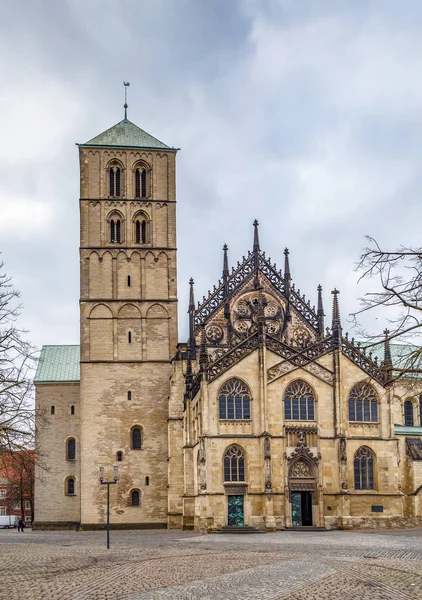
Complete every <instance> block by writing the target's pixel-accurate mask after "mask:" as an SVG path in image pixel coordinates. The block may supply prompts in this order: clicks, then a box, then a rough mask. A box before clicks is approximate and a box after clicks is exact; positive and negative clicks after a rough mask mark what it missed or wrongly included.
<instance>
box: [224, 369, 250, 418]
mask: <svg viewBox="0 0 422 600" xmlns="http://www.w3.org/2000/svg"><path fill="white" fill-rule="evenodd" d="M250 401H251V395H250V392H249V388H248V386H247V385H246V383H243V381H240V379H229V381H226V383H225V384H224V385H223V386H222V387H221V389H220V393H219V396H218V402H219V407H220V419H250V418H251V406H250Z"/></svg>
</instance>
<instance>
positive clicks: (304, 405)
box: [284, 379, 315, 421]
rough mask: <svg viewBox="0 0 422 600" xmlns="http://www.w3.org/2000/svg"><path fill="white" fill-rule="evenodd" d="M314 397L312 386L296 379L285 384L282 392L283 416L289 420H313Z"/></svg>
mask: <svg viewBox="0 0 422 600" xmlns="http://www.w3.org/2000/svg"><path fill="white" fill-rule="evenodd" d="M314 405H315V399H314V393H313V391H312V388H311V387H310V386H309V385H308V384H307V383H305V382H304V381H302V380H301V379H298V380H297V381H292V383H290V384H289V385H288V386H287V389H286V392H285V394H284V418H285V419H287V420H291V421H314V420H315V406H314Z"/></svg>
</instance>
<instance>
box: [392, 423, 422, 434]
mask: <svg viewBox="0 0 422 600" xmlns="http://www.w3.org/2000/svg"><path fill="white" fill-rule="evenodd" d="M394 433H395V434H396V435H422V427H409V426H408V425H394Z"/></svg>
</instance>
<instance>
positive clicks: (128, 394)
mask: <svg viewBox="0 0 422 600" xmlns="http://www.w3.org/2000/svg"><path fill="white" fill-rule="evenodd" d="M127 399H128V400H132V392H128V393H127Z"/></svg>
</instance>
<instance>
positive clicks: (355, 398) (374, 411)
mask: <svg viewBox="0 0 422 600" xmlns="http://www.w3.org/2000/svg"><path fill="white" fill-rule="evenodd" d="M349 421H351V422H367V423H376V422H377V421H378V404H377V396H376V394H375V391H374V389H373V388H372V387H371V386H370V385H368V384H367V383H363V382H361V383H357V384H356V385H354V386H353V387H352V389H351V391H350V394H349Z"/></svg>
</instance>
